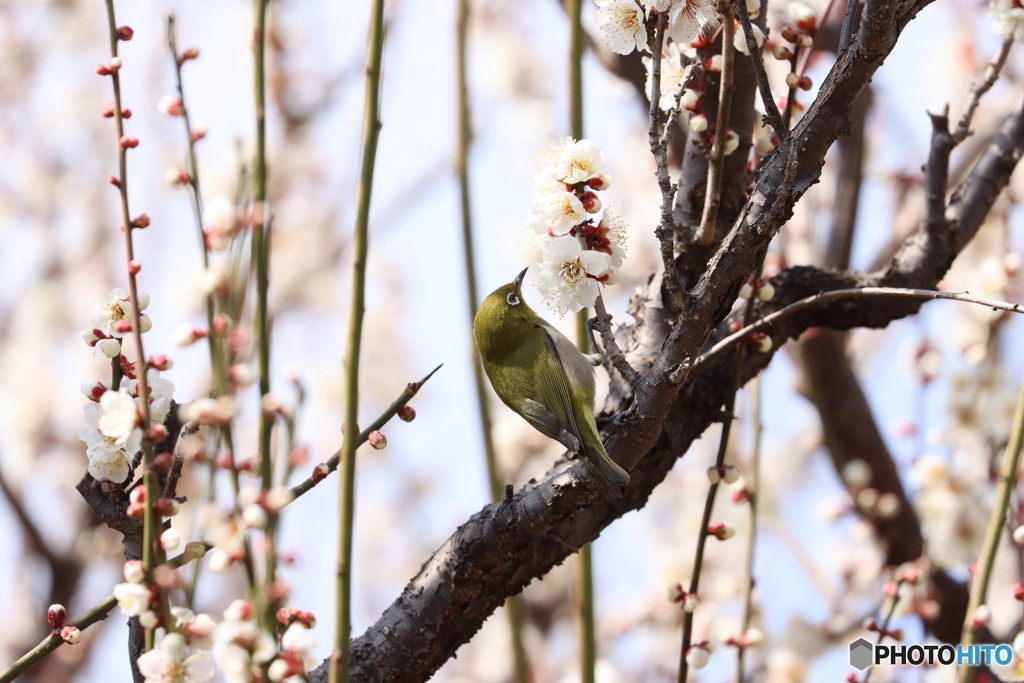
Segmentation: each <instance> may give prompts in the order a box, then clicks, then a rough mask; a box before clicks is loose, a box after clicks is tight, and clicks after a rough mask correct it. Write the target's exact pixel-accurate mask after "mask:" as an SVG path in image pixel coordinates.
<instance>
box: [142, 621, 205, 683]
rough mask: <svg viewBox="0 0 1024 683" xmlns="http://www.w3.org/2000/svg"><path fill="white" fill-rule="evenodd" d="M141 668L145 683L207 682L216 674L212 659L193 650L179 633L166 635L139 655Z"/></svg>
mask: <svg viewBox="0 0 1024 683" xmlns="http://www.w3.org/2000/svg"><path fill="white" fill-rule="evenodd" d="M138 665H139V672H140V673H141V674H142V675H143V677H144V678H145V679H146V683H206V681H209V680H211V679H212V678H213V675H214V673H215V668H214V665H213V662H212V661H210V657H209V656H208V655H206V654H204V653H202V652H197V651H195V650H194V649H193V648H190V647H189V646H188V645H187V644H186V643H185V637H184V636H182V635H181V634H180V633H168V634H166V635H165V636H164V637H163V638H161V639H160V644H159V645H157V646H156V647H155V648H153V649H152V650H150V651H149V652H146V653H144V654H142V655H141V656H139V659H138Z"/></svg>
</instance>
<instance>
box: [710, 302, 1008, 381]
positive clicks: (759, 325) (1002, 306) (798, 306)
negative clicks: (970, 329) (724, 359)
mask: <svg viewBox="0 0 1024 683" xmlns="http://www.w3.org/2000/svg"><path fill="white" fill-rule="evenodd" d="M858 296H867V297H879V296H880V297H896V298H905V299H947V300H951V301H964V302H966V303H971V304H978V305H979V306H986V307H988V308H991V309H992V310H999V311H1008V312H1010V313H1024V306H1022V305H1021V304H1011V303H1007V302H1005V301H996V300H995V299H986V298H983V297H980V296H973V295H971V294H969V293H968V292H962V293H957V292H938V291H935V290H931V289H903V288H900V287H861V288H855V289H835V290H832V291H830V292H819V293H818V294H815V295H813V296H809V297H807V298H806V299H800V300H799V301H796V302H794V303H791V304H789V305H788V306H786V307H785V308H781V309H779V310H777V311H775V312H774V313H769V314H768V315H766V316H765V317H763V318H761V319H760V320H757V321H755V322H753V323H750V324H749V325H747V326H746V327H744V328H743V329H741V330H739V331H738V332H735V333H733V334H730V335H729V336H728V337H726V338H725V339H723V340H722V341H720V342H718V343H717V344H715V345H714V346H712V347H711V348H710V349H709V350H707V351H705V352H704V353H702V354H701V355H700V357H699V358H697V362H696V363H694V369H697V368H700V367H701V366H703V365H706V364H707V363H708V362H709V361H711V360H712V359H713V358H715V357H716V356H718V355H719V354H720V353H722V352H723V351H725V350H726V349H728V348H729V347H730V346H732V345H734V344H735V343H736V342H738V341H740V340H741V339H744V338H745V337H747V336H749V335H750V334H751V333H752V332H757V331H758V330H760V329H763V328H765V327H768V326H769V325H772V324H773V323H776V322H778V321H779V320H781V319H782V318H785V317H787V316H789V315H792V314H794V313H797V312H798V311H802V310H803V309H805V308H809V307H811V306H814V305H816V304H820V303H825V302H828V301H835V300H837V299H849V298H852V297H858Z"/></svg>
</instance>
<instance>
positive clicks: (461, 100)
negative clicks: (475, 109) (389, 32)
mask: <svg viewBox="0 0 1024 683" xmlns="http://www.w3.org/2000/svg"><path fill="white" fill-rule="evenodd" d="M458 2H459V4H458V14H457V17H456V27H455V29H456V52H457V67H456V70H457V78H458V110H459V116H458V126H459V130H458V149H457V153H456V172H457V174H458V177H459V199H460V203H461V209H462V250H463V262H464V263H465V267H466V292H467V298H468V301H467V303H468V311H469V320H470V323H471V324H472V321H473V319H474V318H475V317H476V308H477V301H479V299H478V296H479V294H478V291H477V286H476V256H475V254H474V249H473V213H472V210H471V201H470V200H471V196H472V195H471V192H470V184H469V150H470V147H471V146H472V143H473V129H472V115H471V109H470V104H469V79H468V77H467V73H466V72H467V62H468V60H467V52H468V49H467V44H466V41H467V34H468V30H469V0H458ZM473 382H474V384H475V388H476V403H477V409H478V411H479V414H480V432H481V434H482V436H483V440H484V457H485V459H486V465H487V483H488V485H489V487H490V492H491V500H492V501H499V500H501V499H502V496H503V495H504V493H505V487H504V484H503V483H502V482H503V479H502V476H501V472H500V471H499V468H498V457H497V453H496V451H495V448H494V437H493V434H492V433H491V408H490V401H489V398H488V393H487V381H486V379H485V378H484V371H483V366H482V365H481V364H480V358H479V356H478V355H477V353H476V348H475V346H474V347H473ZM521 600H522V597H521V596H518V595H513V596H510V597H509V598H508V599H507V600H505V614H506V615H508V625H509V630H510V632H511V638H512V654H513V658H514V660H515V682H516V683H527V682H528V681H529V679H530V661H529V659H528V658H527V656H526V646H525V645H524V644H523V618H522V615H523V609H522V605H521V604H520V602H521Z"/></svg>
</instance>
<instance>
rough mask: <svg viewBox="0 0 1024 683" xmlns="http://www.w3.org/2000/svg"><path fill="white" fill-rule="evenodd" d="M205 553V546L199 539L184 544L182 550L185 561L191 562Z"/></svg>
mask: <svg viewBox="0 0 1024 683" xmlns="http://www.w3.org/2000/svg"><path fill="white" fill-rule="evenodd" d="M205 554H206V546H205V545H203V544H202V543H201V542H200V541H192V542H191V543H186V544H185V550H184V551H183V552H182V555H184V560H185V562H192V561H193V560H198V559H199V558H200V557H202V556H203V555H205Z"/></svg>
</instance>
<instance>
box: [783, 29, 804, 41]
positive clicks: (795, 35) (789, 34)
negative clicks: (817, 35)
mask: <svg viewBox="0 0 1024 683" xmlns="http://www.w3.org/2000/svg"><path fill="white" fill-rule="evenodd" d="M800 36H801V33H800V30H799V29H797V28H796V27H795V26H783V27H782V39H783V40H787V41H789V42H791V43H798V42H800Z"/></svg>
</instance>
